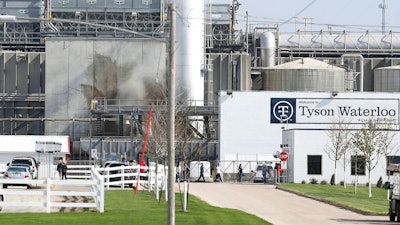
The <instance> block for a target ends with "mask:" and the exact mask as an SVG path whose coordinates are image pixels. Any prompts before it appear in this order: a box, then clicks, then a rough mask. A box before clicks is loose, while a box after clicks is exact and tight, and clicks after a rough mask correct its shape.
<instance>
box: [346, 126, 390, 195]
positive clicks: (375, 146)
mask: <svg viewBox="0 0 400 225" xmlns="http://www.w3.org/2000/svg"><path fill="white" fill-rule="evenodd" d="M383 138H384V136H383V134H382V131H380V130H379V129H378V127H377V124H376V121H375V120H373V119H370V120H369V122H368V123H366V124H363V126H362V128H361V129H360V130H358V131H356V132H355V133H354V134H353V135H352V143H353V146H354V148H355V150H356V151H359V152H360V153H361V154H362V155H363V157H364V159H365V166H366V168H367V171H368V196H369V197H370V198H371V197H372V192H371V171H372V170H373V169H375V167H376V165H377V164H378V162H379V159H380V157H381V156H382V154H383V151H384V146H383V144H382V142H383ZM356 174H357V171H356Z"/></svg>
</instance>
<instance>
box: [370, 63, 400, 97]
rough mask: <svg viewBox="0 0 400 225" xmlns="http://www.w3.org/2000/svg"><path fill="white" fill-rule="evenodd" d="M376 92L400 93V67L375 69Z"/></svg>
mask: <svg viewBox="0 0 400 225" xmlns="http://www.w3.org/2000/svg"><path fill="white" fill-rule="evenodd" d="M374 91H376V92H400V65H397V66H388V67H381V68H377V69H375V70H374Z"/></svg>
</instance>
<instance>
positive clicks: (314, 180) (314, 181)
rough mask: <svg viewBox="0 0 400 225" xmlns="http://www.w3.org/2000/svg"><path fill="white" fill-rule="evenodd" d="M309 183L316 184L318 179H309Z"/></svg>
mask: <svg viewBox="0 0 400 225" xmlns="http://www.w3.org/2000/svg"><path fill="white" fill-rule="evenodd" d="M310 184H318V180H317V179H315V178H311V179H310Z"/></svg>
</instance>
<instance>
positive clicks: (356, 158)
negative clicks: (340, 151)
mask: <svg viewBox="0 0 400 225" xmlns="http://www.w3.org/2000/svg"><path fill="white" fill-rule="evenodd" d="M356 168H357V175H365V156H363V155H352V156H351V175H356Z"/></svg>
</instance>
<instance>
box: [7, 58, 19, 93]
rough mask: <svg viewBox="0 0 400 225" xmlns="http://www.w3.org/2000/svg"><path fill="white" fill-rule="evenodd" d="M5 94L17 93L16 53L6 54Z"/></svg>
mask: <svg viewBox="0 0 400 225" xmlns="http://www.w3.org/2000/svg"><path fill="white" fill-rule="evenodd" d="M4 57H5V68H4V72H5V92H6V93H15V91H16V76H17V71H16V64H17V60H16V56H15V53H10V52H5V53H4Z"/></svg>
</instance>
